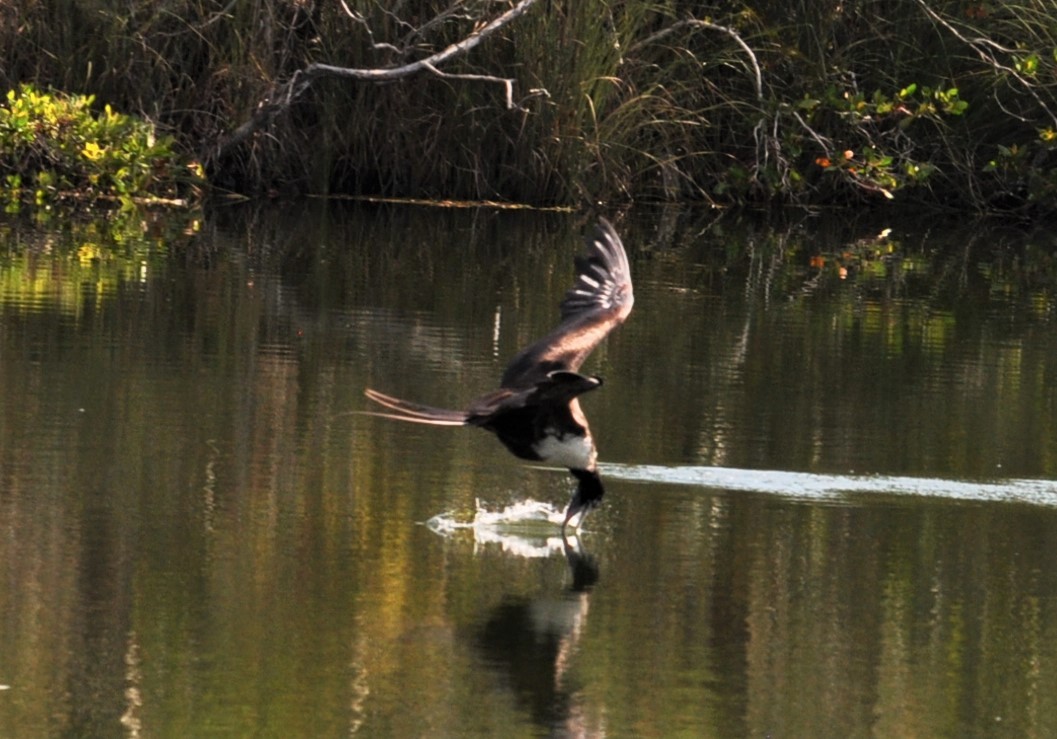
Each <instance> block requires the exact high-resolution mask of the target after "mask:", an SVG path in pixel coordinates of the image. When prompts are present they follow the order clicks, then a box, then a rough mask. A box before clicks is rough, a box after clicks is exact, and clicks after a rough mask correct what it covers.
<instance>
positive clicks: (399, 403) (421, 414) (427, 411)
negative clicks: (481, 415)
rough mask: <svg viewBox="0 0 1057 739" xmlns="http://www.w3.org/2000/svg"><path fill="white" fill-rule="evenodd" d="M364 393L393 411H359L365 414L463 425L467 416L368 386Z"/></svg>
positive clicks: (439, 423)
mask: <svg viewBox="0 0 1057 739" xmlns="http://www.w3.org/2000/svg"><path fill="white" fill-rule="evenodd" d="M364 395H366V396H367V397H368V398H369V399H371V400H373V401H374V402H375V403H378V405H382V406H385V407H386V408H389V409H390V410H392V411H394V413H381V412H378V411H360V412H361V413H363V414H364V415H367V416H379V417H381V418H394V419H396V420H397V421H410V422H411V423H427V424H429V425H431V426H465V425H466V419H467V418H468V414H467V413H466V411H452V410H448V409H446V408H434V407H433V406H429V405H422V404H421V403H412V402H411V401H410V400H401V399H400V398H394V397H393V396H391V395H386V394H385V393H380V392H378V391H377V390H371V389H370V388H367V389H366V390H364Z"/></svg>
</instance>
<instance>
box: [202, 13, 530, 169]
mask: <svg viewBox="0 0 1057 739" xmlns="http://www.w3.org/2000/svg"><path fill="white" fill-rule="evenodd" d="M537 1H538V0H519V2H518V3H517V4H515V5H514V6H513V7H512V8H510V9H509V10H507V11H506V12H505V13H502V14H501V15H499V16H497V17H495V18H494V19H493V20H492V21H490V22H489V23H487V24H485V25H484V26H482V27H481V28H479V29H477V30H475V31H474V32H473V33H471V34H470V35H469V36H467V37H466V38H464V39H462V40H461V41H458V42H456V43H454V44H451V45H450V46H448V47H446V48H444V49H442V50H441V51H438V52H437V53H435V54H432V55H430V56H428V57H425V58H424V59H418V60H416V61H413V62H409V63H407V64H403V65H400V66H396V67H382V68H377V69H358V68H354V67H338V66H334V65H331V64H322V63H313V64H309V65H308V66H307V67H305V68H304V69H302V70H300V71H298V72H295V73H294V74H293V76H291V77H290V79H289V80H287V81H286V82H285V83H283V84H282V85H279V86H278V87H277V88H276V89H275V90H274V92H273V93H272V94H271V95H270V96H269V98H268V100H267V101H265V102H262V103H261V105H260V106H259V107H258V109H257V111H256V113H254V115H253V117H252V118H250V120H248V121H246V123H244V124H242V125H241V126H239V127H238V128H237V129H235V131H233V132H232V134H231V135H230V136H228V137H227V139H226V140H224V141H222V142H221V143H220V144H219V145H218V147H217V152H216V156H217V158H219V157H221V156H223V154H224V153H225V152H227V151H230V150H231V149H232V148H233V147H235V146H237V145H239V144H240V143H242V142H243V141H245V140H246V139H247V138H248V137H249V136H251V135H252V134H254V133H255V132H256V131H259V130H260V129H262V128H264V127H265V126H266V125H267V124H268V123H270V122H271V120H272V119H273V118H275V116H276V115H278V114H279V113H281V112H283V111H284V110H286V109H287V108H289V107H290V106H291V105H292V104H293V103H294V102H295V101H297V99H298V98H300V97H301V96H302V95H304V94H305V92H307V91H308V89H309V88H310V87H311V86H312V83H313V82H314V81H315V80H317V79H319V78H322V77H339V78H344V79H354V80H360V81H364V82H391V81H393V80H398V79H402V78H404V77H409V76H411V75H413V74H417V73H420V72H423V71H426V72H431V73H432V74H435V75H437V76H439V77H445V78H449V79H464V80H476V81H483V82H494V83H499V84H502V85H503V86H504V87H505V89H506V106H507V108H508V109H511V110H513V109H517V110H523V108H521V106H519V105H517V104H515V103H514V101H513V84H514V81H513V80H512V79H506V78H502V77H493V76H491V75H473V74H448V73H443V72H441V71H440V69H439V67H440V66H441V65H442V64H445V63H447V62H449V61H451V60H452V59H454V58H456V57H459V56H462V55H463V54H465V53H467V52H468V51H470V50H471V49H473V48H474V47H476V46H477V45H479V44H480V43H481V42H482V41H484V40H485V39H487V38H488V37H489V36H491V35H492V34H494V33H495V32H496V31H498V30H499V29H501V28H503V26H505V25H507V24H508V23H510V22H511V21H513V20H516V19H517V18H519V17H520V16H522V15H524V13H525V12H526V11H527V10H528V9H529V8H531V7H532V6H533V5H535V4H536V2H537ZM346 10H347V11H348V12H349V14H350V17H352V19H353V20H354V21H356V22H362V23H364V25H366V20H365V19H363V18H362V17H361V16H359V15H357V14H355V13H352V12H351V11H349V9H348V8H347V6H346ZM371 39H372V41H371V43H372V46H373V47H374V48H387V47H388V46H389V45H388V44H378V43H374V40H373V36H371Z"/></svg>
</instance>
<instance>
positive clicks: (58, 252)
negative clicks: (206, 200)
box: [0, 211, 197, 315]
mask: <svg viewBox="0 0 1057 739" xmlns="http://www.w3.org/2000/svg"><path fill="white" fill-rule="evenodd" d="M37 215H38V219H37V220H38V224H37V225H35V226H29V225H26V224H24V223H20V222H0V301H2V302H4V303H9V304H12V305H16V306H17V305H22V306H36V308H37V309H39V308H40V307H41V306H42V305H47V306H49V307H48V309H49V310H58V311H60V312H62V313H67V314H74V315H80V314H81V313H82V312H83V310H84V306H85V304H86V302H89V301H91V302H94V301H96V300H97V299H99V298H101V297H104V296H113V295H114V294H115V292H116V290H117V288H118V286H119V285H122V284H130V283H140V284H146V282H147V281H148V280H149V279H151V278H152V277H153V276H155V273H156V272H158V271H164V268H165V265H166V263H167V261H168V260H169V259H170V258H171V250H172V249H173V247H174V246H176V245H179V244H182V243H184V242H186V240H187V236H186V235H185V232H191V233H193V232H194V230H195V229H197V221H195V220H190V221H189V222H186V221H184V220H183V219H180V220H177V219H173V218H168V217H167V218H165V219H158V218H156V217H153V216H150V215H149V214H144V213H142V212H137V211H121V212H120V213H116V214H114V215H113V217H112V218H110V219H108V220H102V219H99V220H93V221H64V228H63V230H62V231H61V232H59V231H56V230H55V229H54V228H52V227H50V226H45V227H44V228H41V223H40V221H41V220H43V224H48V223H50V220H51V218H50V216H49V214H48V213H47V212H45V211H38V212H37Z"/></svg>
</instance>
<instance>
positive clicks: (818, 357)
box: [0, 203, 1057, 737]
mask: <svg viewBox="0 0 1057 739" xmlns="http://www.w3.org/2000/svg"><path fill="white" fill-rule="evenodd" d="M609 215H615V214H609ZM616 222H617V224H618V229H619V230H620V231H621V232H622V234H623V235H624V239H625V242H626V244H627V246H628V250H629V253H630V257H631V263H632V270H633V274H634V277H635V281H636V305H635V310H634V312H633V313H632V316H631V318H630V319H629V321H628V323H627V324H626V325H625V326H623V327H622V328H621V329H619V330H618V331H617V332H615V333H614V334H613V335H612V336H611V337H610V338H609V339H608V341H607V342H606V343H605V344H604V345H603V346H602V347H600V348H599V349H598V350H597V351H596V352H595V354H594V355H593V356H592V357H591V358H590V359H589V360H588V363H587V364H586V365H585V368H584V369H585V371H586V372H588V373H592V374H599V375H601V376H603V377H604V378H605V383H606V384H605V387H603V388H602V389H601V390H599V391H598V392H595V393H591V394H590V395H589V396H585V398H584V401H583V405H584V409H585V412H586V413H587V414H588V416H589V418H590V420H591V424H592V430H593V432H594V436H595V438H596V441H597V442H598V446H599V450H600V458H601V460H602V473H603V477H604V479H605V480H606V484H607V496H606V498H605V501H604V503H603V505H602V507H601V508H600V509H598V510H597V511H596V512H594V513H593V514H592V515H591V516H590V517H589V518H588V519H587V523H586V525H585V527H584V529H583V531H581V532H580V535H579V536H578V537H575V538H574V539H572V540H570V541H569V542H562V540H561V539H560V537H557V535H556V533H557V532H556V530H555V529H554V527H553V526H551V525H548V524H546V523H540V522H533V521H529V520H526V518H527V516H526V515H524V512H525V511H527V510H530V509H534V507H535V508H538V507H540V506H544V505H548V506H554V507H556V508H559V509H560V508H561V507H563V506H564V504H565V503H566V501H567V500H568V497H569V494H570V491H571V488H572V484H571V480H570V479H569V477H568V475H567V474H565V473H564V472H559V471H553V470H544V469H539V468H538V467H534V466H532V465H527V464H525V463H523V462H522V461H520V460H518V459H515V458H514V457H512V456H510V455H509V454H508V453H507V452H506V451H505V450H504V449H503V448H502V446H501V445H500V444H499V443H498V442H497V441H496V440H495V439H494V438H492V437H491V436H490V435H488V434H485V433H482V432H480V431H477V430H474V429H451V428H432V427H426V426H418V425H410V424H400V423H396V422H393V421H389V420H386V419H383V418H376V417H371V416H364V415H360V414H357V413H356V411H362V410H366V409H367V408H368V405H367V401H366V400H365V398H364V397H363V390H364V388H365V387H374V388H377V389H379V390H382V391H384V392H389V393H392V394H394V395H399V396H402V397H408V398H412V399H416V400H420V401H422V402H428V403H431V404H435V405H440V406H447V407H458V406H460V405H461V404H463V403H465V402H466V401H468V400H470V399H472V398H473V397H475V396H476V395H477V394H479V393H481V392H484V391H487V390H490V389H492V388H494V387H495V384H496V381H497V378H498V377H499V375H500V374H501V373H502V370H503V368H504V366H505V363H506V361H507V360H508V359H509V358H510V357H511V356H512V355H513V354H514V353H515V352H516V351H517V350H518V349H519V348H520V347H522V346H524V345H525V344H526V343H527V342H528V341H529V340H531V339H533V338H535V337H537V336H539V335H541V334H542V333H544V332H545V331H546V330H548V329H549V328H551V326H552V325H553V324H554V322H555V319H556V316H557V304H558V302H559V300H560V299H561V296H562V294H563V292H564V291H565V290H566V289H567V287H568V286H569V284H570V277H571V262H572V258H573V256H574V254H576V253H577V252H578V251H579V249H580V239H579V234H580V233H581V232H582V230H583V229H584V228H585V227H586V225H587V223H588V221H586V220H585V219H583V218H580V217H577V216H574V215H566V214H556V213H550V214H541V213H528V212H493V211H446V210H438V209H415V208H400V207H395V206H394V207H373V206H360V207H356V208H349V209H338V208H336V207H330V208H328V207H326V206H324V205H323V204H320V203H308V204H302V205H299V206H296V207H294V206H288V207H283V208H275V209H272V210H269V211H264V212H262V211H250V210H237V209H230V210H222V211H220V212H218V213H215V214H211V215H210V216H209V217H208V218H206V219H204V220H192V219H190V218H188V217H183V216H179V217H163V216H154V217H151V218H148V219H147V220H140V221H134V220H130V219H125V220H122V219H113V218H112V219H105V220H104V219H101V220H100V221H98V222H94V223H93V222H86V223H63V224H61V225H45V226H40V225H36V226H34V225H31V224H24V223H22V224H20V223H15V222H7V223H5V224H0V735H3V736H11V737H18V736H34V737H35V736H46V735H60V734H61V735H70V736H113V735H120V734H125V735H129V736H250V735H255V736H284V737H287V736H338V735H349V734H360V735H365V736H462V735H495V736H540V735H543V736H547V735H556V736H567V735H585V736H599V735H610V736H680V735H681V736H716V737H729V736H861V735H867V734H876V735H880V736H967V735H974V734H977V735H979V734H986V735H1009V736H1053V735H1057V568H1055V567H1054V566H1053V562H1054V561H1055V558H1057V482H1053V480H1057V331H1055V329H1057V326H1055V321H1057V315H1055V306H1057V303H1055V299H1057V239H1055V238H1054V237H1053V236H1051V235H1049V234H1048V233H1045V232H1041V231H1040V232H1031V231H1024V230H1013V229H1002V228H999V227H996V226H994V225H988V224H963V223H942V222H937V221H931V222H920V221H914V220H910V219H904V220H900V219H898V218H893V219H891V220H883V219H878V218H876V217H875V218H868V217H863V218H862V219H855V218H851V217H850V216H849V214H847V213H823V214H819V215H814V216H805V215H797V216H786V217H784V218H776V217H772V218H770V219H757V218H752V217H749V216H746V215H739V214H733V213H712V212H699V213H693V212H690V213H686V212H683V213H677V212H660V211H658V212H634V213H631V214H628V215H627V216H625V217H617V218H616Z"/></svg>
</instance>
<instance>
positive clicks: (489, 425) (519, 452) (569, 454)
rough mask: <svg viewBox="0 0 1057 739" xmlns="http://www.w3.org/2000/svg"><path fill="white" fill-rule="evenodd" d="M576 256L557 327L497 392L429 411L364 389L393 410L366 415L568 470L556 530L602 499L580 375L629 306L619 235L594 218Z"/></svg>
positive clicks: (513, 367)
mask: <svg viewBox="0 0 1057 739" xmlns="http://www.w3.org/2000/svg"><path fill="white" fill-rule="evenodd" d="M585 242H586V247H587V248H586V252H585V253H584V254H583V255H582V256H577V257H576V259H575V264H576V278H575V281H574V283H573V287H572V288H571V289H570V290H569V291H568V292H567V293H566V294H565V298H564V299H563V300H562V302H561V306H560V310H561V321H560V322H559V323H558V326H557V327H556V328H555V329H554V330H552V331H551V332H550V333H549V334H547V335H546V336H544V337H543V338H541V339H539V340H538V341H536V342H535V343H534V344H531V345H529V346H528V347H526V348H524V349H522V350H521V351H520V352H518V354H517V355H516V356H515V357H514V358H513V359H512V360H511V361H510V364H509V365H508V366H507V368H506V371H505V372H503V376H502V377H501V378H500V380H499V389H498V390H495V391H493V392H490V393H487V394H485V395H482V396H480V397H479V398H477V399H476V400H474V401H473V402H472V403H471V404H470V406H469V407H468V408H467V409H466V410H447V409H444V408H434V407H432V406H428V405H422V404H420V403H414V402H412V401H408V400H401V399H400V398H394V397H392V396H390V395H385V394H384V393H380V392H378V391H377V390H372V389H370V388H367V390H366V391H365V394H366V395H367V397H368V398H370V399H371V400H372V401H374V402H375V403H378V404H379V405H382V406H385V407H386V408H388V409H389V410H390V411H391V412H386V413H381V412H375V411H366V413H368V414H369V415H374V416H382V417H384V418H395V419H397V420H400V421H411V422H414V423H426V424H431V425H434V426H477V427H479V428H483V429H486V430H488V431H491V432H493V433H494V434H495V435H496V436H498V437H499V440H500V441H501V442H503V444H504V445H506V447H507V449H509V450H510V451H511V452H513V453H514V454H515V455H516V456H518V457H520V458H521V459H528V460H533V461H540V462H545V463H548V464H554V465H560V466H562V467H567V468H568V469H569V472H571V473H572V475H573V476H574V477H575V478H576V480H577V486H576V492H575V493H574V494H573V497H572V499H571V500H570V501H569V506H568V508H567V509H566V511H565V518H564V520H563V521H562V530H563V531H564V530H565V527H566V525H568V523H569V521H570V520H571V519H572V518H573V516H575V515H577V514H578V513H580V514H581V515H580V518H579V519H578V521H577V523H576V527H577V528H578V527H579V526H580V525H581V524H583V520H584V518H585V517H586V516H587V513H588V511H590V510H591V509H592V508H594V507H595V506H596V505H598V503H599V502H600V501H601V499H602V496H603V495H604V494H605V489H604V488H603V487H602V481H601V480H600V479H599V477H598V465H597V459H598V452H597V449H596V447H595V443H594V439H592V438H591V429H590V427H589V425H588V423H587V418H586V417H585V416H584V414H583V411H582V410H581V409H580V401H579V396H580V395H582V394H584V393H586V392H588V391H590V390H594V389H595V388H598V387H600V386H601V385H602V379H601V378H600V377H594V376H587V375H582V374H580V372H579V369H580V366H581V365H582V364H583V362H584V360H585V359H586V358H587V356H588V355H589V354H590V353H591V352H592V351H593V350H594V348H595V347H596V346H598V344H599V343H600V342H601V341H602V340H603V339H604V338H605V337H606V336H608V335H609V332H610V331H612V330H613V329H614V328H616V327H617V326H619V325H620V324H622V323H623V322H624V321H625V319H627V317H628V314H630V313H631V307H632V304H633V303H634V302H635V297H634V293H633V291H632V288H631V269H630V267H629V266H628V256H627V254H626V253H625V251H624V245H623V243H621V241H620V236H618V235H617V232H616V230H615V229H614V228H613V226H612V224H611V223H610V222H609V221H607V220H606V219H604V218H600V219H599V221H598V224H597V225H596V226H595V228H594V230H593V231H592V232H591V233H590V235H588V236H587V237H586V239H585Z"/></svg>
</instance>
